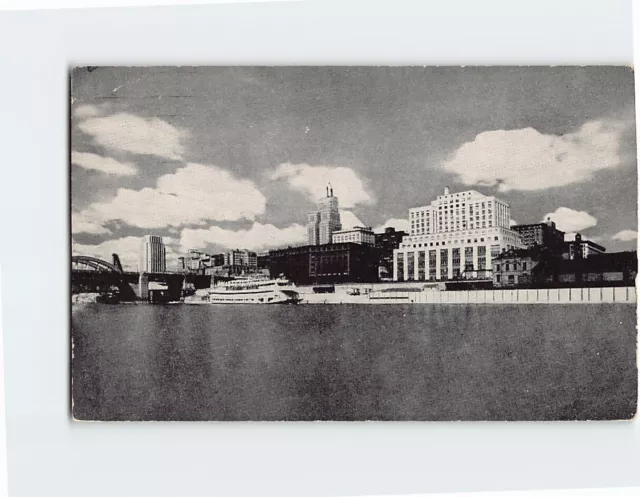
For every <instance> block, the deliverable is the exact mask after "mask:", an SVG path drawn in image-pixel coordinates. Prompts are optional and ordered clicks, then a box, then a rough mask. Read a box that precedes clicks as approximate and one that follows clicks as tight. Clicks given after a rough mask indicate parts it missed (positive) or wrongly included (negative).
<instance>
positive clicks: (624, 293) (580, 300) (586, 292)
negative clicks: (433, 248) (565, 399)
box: [368, 287, 636, 304]
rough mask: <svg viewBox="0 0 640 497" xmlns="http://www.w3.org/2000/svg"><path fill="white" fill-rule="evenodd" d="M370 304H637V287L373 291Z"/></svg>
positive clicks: (369, 299)
mask: <svg viewBox="0 0 640 497" xmlns="http://www.w3.org/2000/svg"><path fill="white" fill-rule="evenodd" d="M368 301H369V303H372V304H373V303H380V304H383V303H388V304H398V303H407V302H409V303H414V304H597V303H607V302H610V303H622V304H635V303H636V289H635V287H606V288H604V287H603V288H549V289H536V290H529V289H502V290H463V291H457V290H456V291H448V292H437V291H426V292H371V293H370V294H369V298H368Z"/></svg>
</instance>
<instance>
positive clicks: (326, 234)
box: [307, 183, 342, 245]
mask: <svg viewBox="0 0 640 497" xmlns="http://www.w3.org/2000/svg"><path fill="white" fill-rule="evenodd" d="M326 191H327V196H326V197H323V198H321V199H320V200H318V210H316V211H314V212H311V213H310V214H309V218H308V221H309V222H308V224H307V236H308V241H309V245H325V244H328V243H331V234H332V233H333V232H334V231H339V230H341V229H342V224H340V210H339V209H338V197H334V196H333V188H332V187H331V184H330V183H329V184H328V185H327V188H326Z"/></svg>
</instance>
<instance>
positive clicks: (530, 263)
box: [393, 188, 637, 288]
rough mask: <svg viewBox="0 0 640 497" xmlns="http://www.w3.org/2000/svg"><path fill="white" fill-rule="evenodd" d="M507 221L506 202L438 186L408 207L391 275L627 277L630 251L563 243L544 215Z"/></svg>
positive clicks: (489, 281)
mask: <svg viewBox="0 0 640 497" xmlns="http://www.w3.org/2000/svg"><path fill="white" fill-rule="evenodd" d="M510 219H511V212H510V206H509V204H507V203H506V202H504V201H502V200H500V199H497V198H495V197H490V196H486V195H482V194H481V193H479V192H476V191H474V190H470V191H465V192H459V193H451V192H450V191H449V189H448V188H445V190H444V194H443V195H441V196H438V197H437V199H436V200H435V201H433V202H431V204H430V205H428V206H424V207H416V208H412V209H410V210H409V221H410V226H411V231H410V234H409V235H408V236H405V237H403V240H402V243H400V246H399V247H398V249H396V250H394V259H393V261H394V265H393V279H394V280H395V281H443V282H450V283H453V282H456V281H459V282H464V281H472V282H478V287H488V286H491V287H496V288H504V287H545V286H546V287H552V286H571V285H576V284H580V285H589V284H602V283H603V282H608V283H609V284H613V283H614V282H618V283H620V284H623V283H625V284H628V283H633V282H634V280H635V276H636V272H637V258H636V253H635V252H621V253H615V254H605V251H606V249H605V248H604V247H603V246H601V245H599V244H597V243H595V242H593V241H590V240H585V239H583V238H582V236H581V235H580V234H577V235H575V239H574V240H572V241H565V233H564V232H563V231H561V230H559V229H557V228H556V225H555V223H554V222H553V221H551V219H547V220H546V221H545V222H543V223H535V224H522V225H515V226H511V225H510ZM481 282H482V283H486V285H481V284H480V283H481Z"/></svg>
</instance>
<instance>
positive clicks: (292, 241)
mask: <svg viewBox="0 0 640 497" xmlns="http://www.w3.org/2000/svg"><path fill="white" fill-rule="evenodd" d="M306 241H307V230H306V228H305V227H304V226H301V225H299V224H292V225H290V226H287V227H285V228H277V227H276V226H274V225H273V224H261V223H253V225H252V226H251V228H249V229H246V230H235V231H234V230H229V229H224V228H220V227H219V226H211V227H210V228H208V229H192V228H185V229H183V230H182V234H181V237H180V247H181V250H182V251H187V250H189V249H204V248H206V247H207V246H208V245H217V246H220V247H224V248H228V249H235V248H246V249H249V250H255V251H259V250H264V249H266V248H275V247H284V246H288V245H301V244H305V243H306Z"/></svg>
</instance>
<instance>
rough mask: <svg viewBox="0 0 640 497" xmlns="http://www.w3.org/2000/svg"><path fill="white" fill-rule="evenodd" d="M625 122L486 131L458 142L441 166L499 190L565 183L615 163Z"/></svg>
mask: <svg viewBox="0 0 640 497" xmlns="http://www.w3.org/2000/svg"><path fill="white" fill-rule="evenodd" d="M627 126H628V124H627V123H626V122H623V121H612V120H597V121H590V122H587V123H585V124H584V125H583V126H582V127H581V128H580V129H579V130H578V131H576V132H574V133H567V134H564V135H546V134H542V133H540V132H538V131H537V130H535V129H533V128H525V129H516V130H495V131H486V132H484V133H480V134H479V135H477V136H476V137H475V139H474V140H473V141H471V142H467V143H465V144H463V145H462V146H461V147H460V148H459V149H458V150H457V151H456V152H455V153H454V154H453V155H452V156H451V158H450V159H449V160H447V161H446V162H445V163H444V166H443V168H444V170H445V171H447V172H450V173H454V174H456V175H457V176H458V177H459V179H460V181H461V182H462V183H464V184H466V185H480V186H488V187H495V186H497V187H498V189H499V190H500V191H502V192H506V191H509V190H541V189H545V188H552V187H558V186H565V185H569V184H571V183H577V182H580V181H586V180H590V179H592V178H593V174H594V173H595V172H597V171H600V170H603V169H609V168H613V167H616V166H618V165H620V156H619V154H618V152H619V147H620V138H621V135H622V132H623V131H624V130H625V129H626V128H627Z"/></svg>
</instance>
